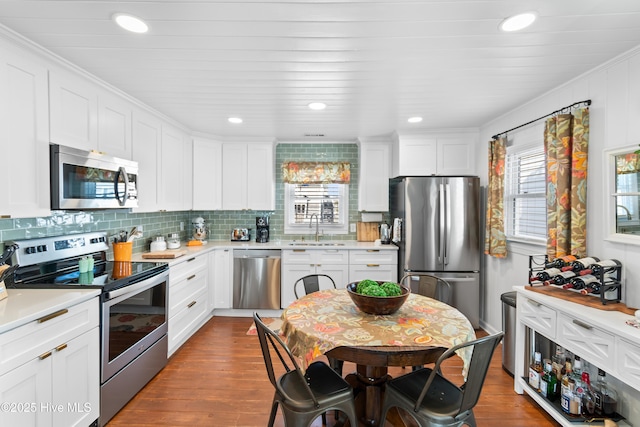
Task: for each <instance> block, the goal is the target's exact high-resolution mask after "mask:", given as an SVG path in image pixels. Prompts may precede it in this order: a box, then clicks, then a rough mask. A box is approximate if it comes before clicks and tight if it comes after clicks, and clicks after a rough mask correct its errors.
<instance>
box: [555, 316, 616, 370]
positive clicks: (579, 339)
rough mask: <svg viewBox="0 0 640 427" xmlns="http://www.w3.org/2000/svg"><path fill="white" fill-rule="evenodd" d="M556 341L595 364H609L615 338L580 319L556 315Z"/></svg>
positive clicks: (611, 358)
mask: <svg viewBox="0 0 640 427" xmlns="http://www.w3.org/2000/svg"><path fill="white" fill-rule="evenodd" d="M557 338H558V342H561V343H563V346H564V347H566V348H567V349H569V350H571V351H572V352H574V353H576V354H579V355H580V356H582V357H584V358H585V359H587V360H588V361H589V362H591V363H593V364H595V365H597V366H611V361H612V360H613V354H614V344H615V338H614V336H613V335H612V334H611V333H609V332H605V331H603V330H602V329H598V328H596V327H594V326H592V325H591V324H589V323H587V322H584V321H582V320H578V319H575V318H573V317H571V316H567V315H566V314H563V313H560V314H559V315H558V334H557Z"/></svg>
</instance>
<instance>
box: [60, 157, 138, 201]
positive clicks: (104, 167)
mask: <svg viewBox="0 0 640 427" xmlns="http://www.w3.org/2000/svg"><path fill="white" fill-rule="evenodd" d="M49 149H50V161H51V209H54V210H56V209H117V208H136V207H138V190H137V181H138V163H137V162H134V161H131V160H125V159H119V158H117V157H110V156H107V155H105V154H104V153H101V152H98V151H84V150H78V149H76V148H71V147H65V146H62V145H57V144H51V145H50V146H49Z"/></svg>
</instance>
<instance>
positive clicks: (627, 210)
mask: <svg viewBox="0 0 640 427" xmlns="http://www.w3.org/2000/svg"><path fill="white" fill-rule="evenodd" d="M617 208H620V209H622V210H624V211H625V212H626V213H627V220H628V221H631V219H632V216H631V212H629V209H628V208H627V207H626V206H623V205H616V209H617Z"/></svg>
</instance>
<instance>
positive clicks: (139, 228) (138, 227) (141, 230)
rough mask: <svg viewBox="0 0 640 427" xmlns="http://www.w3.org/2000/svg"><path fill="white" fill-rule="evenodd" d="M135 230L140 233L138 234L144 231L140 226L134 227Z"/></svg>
mask: <svg viewBox="0 0 640 427" xmlns="http://www.w3.org/2000/svg"><path fill="white" fill-rule="evenodd" d="M136 229H137V230H138V231H140V232H143V231H144V228H142V226H141V225H138V226H137V227H136Z"/></svg>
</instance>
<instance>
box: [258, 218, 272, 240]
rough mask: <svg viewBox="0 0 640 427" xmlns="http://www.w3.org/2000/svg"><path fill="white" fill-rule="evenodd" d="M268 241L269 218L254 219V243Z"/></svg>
mask: <svg viewBox="0 0 640 427" xmlns="http://www.w3.org/2000/svg"><path fill="white" fill-rule="evenodd" d="M268 241H269V217H268V216H257V217H256V242H258V243H267V242H268Z"/></svg>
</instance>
